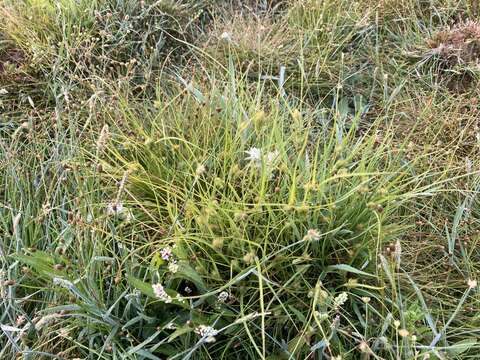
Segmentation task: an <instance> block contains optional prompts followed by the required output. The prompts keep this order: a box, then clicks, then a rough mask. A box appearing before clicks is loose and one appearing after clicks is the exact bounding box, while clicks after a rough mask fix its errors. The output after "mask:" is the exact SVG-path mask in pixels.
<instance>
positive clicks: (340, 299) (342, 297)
mask: <svg viewBox="0 0 480 360" xmlns="http://www.w3.org/2000/svg"><path fill="white" fill-rule="evenodd" d="M347 300H348V294H347V293H346V292H345V291H344V292H341V293H340V294H338V295H337V297H336V298H335V299H334V300H333V304H334V307H335V309H338V308H339V307H340V306H342V305H343V304H345V303H346V302H347Z"/></svg>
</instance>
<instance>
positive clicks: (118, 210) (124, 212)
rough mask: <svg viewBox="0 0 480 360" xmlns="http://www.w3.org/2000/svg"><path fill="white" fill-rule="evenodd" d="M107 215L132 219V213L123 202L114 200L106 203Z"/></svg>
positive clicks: (127, 219)
mask: <svg viewBox="0 0 480 360" xmlns="http://www.w3.org/2000/svg"><path fill="white" fill-rule="evenodd" d="M107 215H108V216H116V217H121V218H122V219H123V220H125V221H127V222H128V221H131V220H133V213H132V211H131V210H130V209H127V208H125V207H124V206H123V203H121V202H119V201H114V202H111V203H108V204H107Z"/></svg>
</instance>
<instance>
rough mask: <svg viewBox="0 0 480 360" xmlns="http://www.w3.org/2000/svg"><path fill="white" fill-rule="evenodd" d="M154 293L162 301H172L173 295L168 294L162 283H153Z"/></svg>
mask: <svg viewBox="0 0 480 360" xmlns="http://www.w3.org/2000/svg"><path fill="white" fill-rule="evenodd" d="M152 289H153V293H154V294H155V296H156V297H157V298H158V299H160V300H161V301H163V302H165V303H167V304H169V303H171V302H172V297H171V296H170V295H168V294H167V292H166V291H165V288H164V287H163V286H162V284H153V285H152Z"/></svg>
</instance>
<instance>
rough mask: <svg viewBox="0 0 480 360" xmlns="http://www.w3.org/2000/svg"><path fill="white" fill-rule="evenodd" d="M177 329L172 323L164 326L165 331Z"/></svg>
mask: <svg viewBox="0 0 480 360" xmlns="http://www.w3.org/2000/svg"><path fill="white" fill-rule="evenodd" d="M176 328H177V325H175V324H174V323H173V322H169V323H168V324H167V325H165V329H167V330H175V329H176Z"/></svg>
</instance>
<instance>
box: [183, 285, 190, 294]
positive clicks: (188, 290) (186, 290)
mask: <svg viewBox="0 0 480 360" xmlns="http://www.w3.org/2000/svg"><path fill="white" fill-rule="evenodd" d="M183 290H185V292H186V293H187V294H191V293H192V289H190V288H189V287H188V286H185V289H183Z"/></svg>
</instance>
